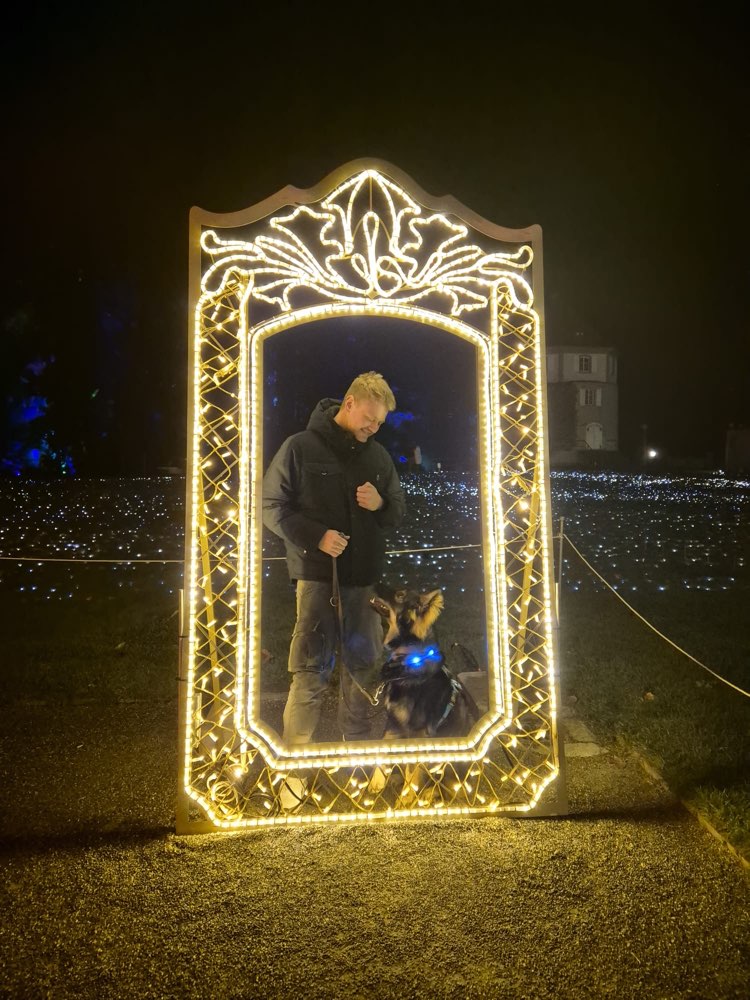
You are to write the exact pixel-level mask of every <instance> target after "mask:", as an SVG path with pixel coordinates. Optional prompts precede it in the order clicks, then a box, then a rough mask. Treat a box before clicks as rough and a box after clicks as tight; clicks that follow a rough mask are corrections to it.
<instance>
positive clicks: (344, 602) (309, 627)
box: [284, 580, 383, 746]
mask: <svg viewBox="0 0 750 1000" xmlns="http://www.w3.org/2000/svg"><path fill="white" fill-rule="evenodd" d="M373 594H374V589H373V588H372V587H341V606H342V609H343V614H344V635H343V643H342V659H343V664H339V674H340V679H339V703H338V723H339V727H340V729H341V734H342V735H343V737H344V739H346V740H365V739H369V738H370V726H371V719H372V716H373V713H374V711H375V710H374V709H373V707H372V705H371V704H370V702H369V701H368V700H367V699H366V697H365V696H364V695H363V694H362V693H361V692H360V691H358V690H357V688H356V687H355V685H354V684H353V682H352V678H351V674H353V675H354V676H355V678H356V679H357V682H358V683H359V684H361V685H362V687H363V688H365V689H367V690H368V691H371V690H372V688H373V687H374V686H375V682H376V680H377V677H378V668H379V666H380V663H381V660H382V657H383V627H382V625H381V619H380V615H378V613H377V612H376V611H374V610H373V608H372V607H371V606H370V603H369V602H370V598H371V597H372V596H373ZM337 622H338V617H337V612H336V609H335V608H334V607H333V606H332V605H331V584H330V583H319V582H317V581H314V580H298V581H297V621H296V624H295V626H294V633H293V635H292V642H291V646H290V648H289V672H290V673H291V675H292V683H291V687H290V689H289V696H288V698H287V702H286V706H285V708H284V742H285V743H286V744H287V745H288V746H300V745H301V744H304V743H310V742H312V740H313V737H314V735H315V730H316V728H317V725H318V721H319V719H320V709H321V705H322V703H323V696H324V694H325V690H326V688H327V686H328V682H329V681H330V679H331V674H332V673H333V668H334V665H335V659H336V643H337V627H338V624H337Z"/></svg>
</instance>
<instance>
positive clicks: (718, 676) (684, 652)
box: [563, 535, 750, 698]
mask: <svg viewBox="0 0 750 1000" xmlns="http://www.w3.org/2000/svg"><path fill="white" fill-rule="evenodd" d="M563 538H564V539H565V541H566V542H567V543H568V545H569V546H570V547H571V549H573V551H574V552H575V554H576V555H577V556H578V558H579V559H580V560H581V562H582V563H583V564H584V565H585V566H587V567H588V569H590V570H591V572H592V573H593V574H594V576H595V577H596V578H597V579H599V580H601V582H602V583H603V584H604V586H605V587H608V588H609V589H610V590H611V591H612V593H613V594H614V595H615V597H619V599H620V600H621V601H622V603H623V604H624V605H625V607H626V608H627V609H628V610H629V611H632V612H633V614H634V615H635V616H636V618H640V620H641V621H642V622H643V624H644V625H647V626H648V627H649V628H650V629H651V630H652V631H653V632H656V634H657V635H658V636H659V637H660V638H661V639H663V640H664V641H665V642H668V643H669V645H670V646H673V647H674V648H675V649H676V650H677V651H678V653H682V655H683V656H687V658H688V659H689V660H692V661H693V663H697V665H698V666H699V667H702V668H703V670H705V671H707V672H708V673H709V674H711V675H712V676H713V677H715V678H716V679H717V680H720V681H721V682H722V684H726V685H727V686H728V687H730V688H734V690H735V691H739V693H740V694H744V696H745V697H746V698H750V691H745V690H744V689H743V688H741V687H738V686H737V685H736V684H733V683H732V682H731V681H728V680H727V679H726V677H722V676H721V674H717V673H716V671H715V670H711V668H710V667H707V666H706V664H705V663H701V661H700V660H698V659H696V657H694V656H693V655H692V653H688V651H687V650H686V649H683V648H682V646H678V645H677V643H676V642H672V640H671V639H670V638H669V636H666V635H664V633H663V632H660V631H659V629H658V628H657V627H656V626H655V625H652V624H651V622H650V621H648V619H647V618H644V617H643V615H642V614H641V613H640V612H639V611H636V610H635V608H634V607H633V605H632V604H628V602H627V601H626V600H625V598H624V597H623V596H622V594H620V593H618V592H617V591H616V590H615V588H614V587H613V586H612V585H611V584H610V583H608V582H607V581H606V580H605V579H604V577H603V576H602V575H601V573H599V572H598V570H596V569H594V567H593V566H592V565H591V563H590V562H589V561H588V559H586V557H585V556H584V555H583V554H582V553H581V552H580V551H579V549H578V548H577V547H576V545H575V544H574V543H573V542H572V541H571V540H570V538H569V537H568V536H567V535H563Z"/></svg>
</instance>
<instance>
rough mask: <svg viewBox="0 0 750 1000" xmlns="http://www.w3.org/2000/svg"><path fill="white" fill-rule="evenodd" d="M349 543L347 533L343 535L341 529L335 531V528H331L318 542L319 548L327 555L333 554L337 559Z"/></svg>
mask: <svg viewBox="0 0 750 1000" xmlns="http://www.w3.org/2000/svg"><path fill="white" fill-rule="evenodd" d="M348 544H349V539H348V538H347V537H346V535H342V534H341V532H340V531H334V530H333V528H329V529H328V531H326V533H325V535H323V537H322V538H321V539H320V541H319V542H318V548H319V549H320V551H321V552H325V554H326V555H327V556H333V558H334V559H337V558H338V557H339V556H340V555H341V553H342V552H343V551H344V549H345V548H346V547H347V545H348Z"/></svg>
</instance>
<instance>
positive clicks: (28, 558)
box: [0, 534, 750, 698]
mask: <svg viewBox="0 0 750 1000" xmlns="http://www.w3.org/2000/svg"><path fill="white" fill-rule="evenodd" d="M559 537H560V536H559V535H553V536H552V540H553V541H554V540H555V539H559ZM562 537H563V539H564V541H566V542H567V543H568V545H569V546H570V547H571V548H572V549H573V551H574V552H575V554H576V555H577V556H578V558H579V559H580V560H581V562H582V563H583V564H584V565H585V566H586V567H587V568H588V569H589V570H590V571H591V572H592V573H593V574H594V576H595V577H596V578H597V579H598V580H600V581H601V582H602V583H603V584H604V586H605V587H607V588H608V589H609V590H611V591H612V593H613V594H614V595H615V597H617V598H619V600H621V601H622V603H623V604H624V605H625V607H626V608H627V609H628V610H629V611H631V612H632V613H633V614H634V615H635V616H636V618H639V619H640V620H641V621H642V622H643V624H644V625H646V626H647V627H648V628H650V629H651V630H652V632H655V633H656V634H657V635H658V636H659V638H661V639H663V640H664V641H665V642H667V643H669V645H670V646H672V647H674V649H676V650H677V651H678V652H679V653H682V655H683V656H686V657H687V658H688V659H689V660H692V662H693V663H695V664H697V665H698V666H699V667H701V669H703V670H705V671H706V672H707V673H709V674H711V676H712V677H715V678H716V679H717V680H719V681H721V682H722V684H726V685H727V686H728V687H730V688H733V689H734V690H735V691H738V692H739V693H740V694H742V695H744V696H745V697H746V698H750V692H749V691H745V690H744V689H743V688H741V687H738V686H737V685H736V684H733V683H732V682H731V681H729V680H727V679H726V677H722V676H721V674H717V673H716V671H715V670H711V668H710V667H707V666H706V664H705V663H701V661H700V660H699V659H697V658H696V657H695V656H693V655H692V653H688V651H687V650H686V649H683V648H682V647H681V646H678V645H677V643H676V642H673V641H672V640H671V639H670V638H669V636H666V635H664V633H663V632H660V631H659V629H658V628H656V626H655V625H652V624H651V622H650V621H648V619H647V618H644V617H643V615H642V614H641V613H640V612H639V611H636V609H635V608H634V607H633V606H632V604H629V603H628V602H627V601H626V600H625V598H624V597H623V596H622V594H620V593H619V592H618V591H617V590H615V588H614V587H613V586H612V585H611V584H610V583H609V582H608V581H607V580H605V579H604V577H603V576H602V575H601V573H599V572H598V570H596V569H595V568H594V567H593V566H592V565H591V563H590V562H589V561H588V559H586V557H585V556H584V555H583V553H582V552H581V551H580V550H579V549H578V548H577V546H576V545H575V543H574V542H573V541H571V539H570V537H569V536H568V535H566V534H563V536H562ZM478 548H481V542H475V543H472V544H469V545H440V546H434V547H432V546H428V547H425V548H419V549H389V550H388V551H387V552H386V555H388V556H397V555H399V556H400V555H413V554H415V553H418V552H453V551H456V550H462V549H478ZM285 559H286V557H285V556H267V557H266V558H264V560H263V562H283V561H284V560H285ZM0 560H3V561H5V562H35V563H49V562H61V563H109V564H120V565H128V564H130V563H141V564H143V563H146V564H155V563H156V564H159V565H165V564H168V563H176V564H178V565H182V563H183V562H184V560H182V559H80V558H79V559H65V558H60V557H52V556H47V557H44V556H43V557H35V556H2V555H0Z"/></svg>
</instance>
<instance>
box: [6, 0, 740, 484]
mask: <svg viewBox="0 0 750 1000" xmlns="http://www.w3.org/2000/svg"><path fill="white" fill-rule="evenodd" d="M621 9H622V10H623V11H627V13H626V14H625V13H624V14H623V15H622V17H621V18H618V19H615V20H608V21H606V22H605V21H604V20H591V19H590V18H586V17H585V16H584V15H579V14H576V13H575V12H574V9H573V8H572V7H571V8H568V7H565V8H563V10H564V13H565V15H566V16H565V17H564V19H563V15H562V14H559V15H556V17H558V18H559V20H549V19H547V20H544V22H543V23H539V19H540V8H539V7H538V6H531V7H529V6H528V5H524V6H523V8H522V10H521V13H519V14H517V15H513V14H511V13H509V12H508V10H507V9H506V7H505V6H504V5H503V6H502V7H501V6H499V5H497V4H491V5H490V4H488V5H482V4H464V5H457V6H453V7H448V6H446V7H440V8H439V9H438V8H433V12H432V13H431V14H429V13H426V12H427V11H428V10H429V8H428V5H425V4H401V5H399V6H398V7H396V6H394V7H393V8H392V10H391V9H390V8H388V7H387V6H370V5H368V6H363V7H362V13H361V14H356V13H355V12H356V11H357V10H358V5H353V4H348V5H342V6H341V7H338V6H337V5H335V4H326V5H322V6H318V5H310V4H301V3H300V4H296V3H295V4H290V3H284V2H277V3H275V4H273V5H268V6H266V7H265V8H264V9H263V10H259V9H257V6H256V5H255V4H245V5H243V4H236V5H232V6H226V7H223V6H222V5H221V4H211V5H202V6H201V7H196V8H195V13H194V14H190V13H186V8H185V6H184V5H183V6H182V8H181V13H180V14H179V15H176V19H175V18H174V17H173V16H172V15H170V14H169V13H168V12H167V9H166V8H165V6H164V5H160V4H154V5H150V6H148V7H147V8H146V9H145V10H144V11H140V10H135V8H134V7H126V6H118V5H102V8H100V9H97V8H93V7H92V8H91V9H86V8H84V7H81V6H78V7H76V6H75V5H70V6H63V5H61V6H60V8H58V9H57V10H55V11H48V10H46V9H44V8H42V7H40V6H39V5H34V4H30V5H27V6H26V7H25V8H24V10H23V11H20V10H19V11H17V12H16V13H15V15H14V19H13V21H12V22H9V23H7V24H6V25H5V31H4V34H3V37H2V42H1V43H0V44H2V48H3V52H2V60H0V62H1V63H2V72H3V74H4V76H5V79H4V81H3V95H4V101H5V108H4V111H3V124H4V131H5V133H6V139H7V142H6V144H5V149H6V152H5V154H4V157H3V168H4V173H5V177H4V183H3V187H4V190H5V192H6V194H7V196H8V197H7V205H6V208H5V216H4V222H5V240H4V241H3V269H2V283H1V285H0V288H1V290H2V299H1V300H0V310H1V313H0V316H1V317H2V323H3V329H2V337H3V343H4V350H3V357H4V359H5V364H4V365H3V371H2V385H1V387H2V391H3V393H4V394H5V395H6V396H7V395H8V393H12V392H17V391H18V384H17V383H18V378H17V376H18V372H19V371H21V370H22V369H24V366H25V365H27V364H29V363H36V364H37V375H36V376H35V377H36V378H37V380H38V388H39V391H40V392H43V393H44V394H45V395H46V396H47V397H48V400H49V410H48V413H47V418H46V419H48V421H49V423H50V426H51V427H53V428H54V431H55V435H56V439H57V441H58V443H59V444H60V445H61V446H65V445H69V446H70V447H71V448H72V450H73V453H74V454H75V455H76V464H77V468H78V470H79V471H81V472H85V473H89V472H90V473H100V472H101V473H113V472H114V473H120V472H122V473H140V472H152V471H154V470H155V469H156V468H157V467H159V466H163V465H168V464H182V463H183V461H184V459H183V455H184V450H185V430H184V427H185V423H186V416H185V414H186V403H185V396H186V374H185V373H186V365H187V360H186V359H187V252H188V246H187V224H188V212H189V209H190V207H191V205H200V206H201V207H203V208H206V209H209V210H212V211H218V212H224V211H233V210H237V209H241V208H244V207H246V206H248V205H250V204H253V203H255V202H257V201H259V200H260V199H262V198H264V197H267V196H268V195H270V194H272V193H274V192H275V191H277V190H278V189H280V188H282V187H284V186H285V185H286V184H290V183H291V184H294V185H296V186H298V187H309V186H312V185H313V184H315V183H317V182H318V181H319V180H320V179H321V178H322V177H323V176H325V175H326V174H327V173H328V172H330V171H331V170H333V169H334V168H336V167H337V166H339V165H340V164H341V163H344V162H346V161H349V160H352V159H356V158H358V157H362V156H374V157H378V158H381V159H384V160H387V161H389V162H391V163H393V164H395V165H396V166H398V167H400V168H401V169H402V170H404V171H405V172H406V173H407V174H408V175H410V176H411V177H412V178H413V179H414V180H415V181H416V183H417V184H419V185H420V186H421V187H423V188H424V189H425V190H426V191H428V192H429V193H431V194H433V195H436V196H439V195H443V194H452V195H453V196H454V197H456V198H457V199H458V200H459V201H461V202H463V203H464V204H465V205H467V206H469V207H471V208H472V209H474V210H475V211H477V212H478V213H480V214H481V215H483V216H485V217H486V218H487V219H489V220H491V221H493V222H496V223H499V224H501V225H505V226H509V227H521V226H526V225H530V224H532V223H539V224H540V225H541V226H542V228H543V231H544V242H545V257H544V271H545V308H546V321H547V339H548V342H549V343H550V344H567V343H580V344H582V345H585V344H588V345H604V346H613V347H615V348H616V349H617V350H618V352H619V355H620V394H621V406H620V442H621V448H622V450H623V451H624V452H625V453H635V450H636V449H637V447H638V445H639V443H640V441H641V437H642V431H641V425H642V424H647V425H648V437H649V440H650V441H651V442H652V443H653V444H655V445H657V446H659V447H662V448H664V449H666V450H667V452H668V453H669V454H671V455H673V456H688V455H690V456H692V455H697V456H704V455H711V456H712V460H713V461H715V462H720V461H721V457H722V454H723V442H724V434H725V430H726V428H727V427H728V426H729V424H730V423H735V424H748V423H750V401H749V400H750V393H749V392H748V371H750V348H749V347H748V343H749V338H748V333H749V332H750V330H749V325H750V324H749V321H748V295H749V293H750V281H749V279H750V263H749V257H750V250H749V249H748V248H749V246H750V235H749V226H748V223H750V211H749V209H748V195H747V183H748V180H747V179H748V176H750V170H749V169H748V168H749V167H750V163H749V162H748V161H749V159H750V158H749V157H748V149H749V148H750V141H749V136H748V131H749V128H750V126H749V125H748V122H749V121H750V115H749V114H748V108H749V107H750V102H749V101H748V97H749V96H750V93H749V92H750V87H749V86H748V70H747V65H748V59H747V51H746V38H747V36H746V35H745V34H744V33H743V31H742V30H741V28H740V25H739V22H733V21H732V20H731V19H727V18H726V17H724V16H723V15H721V13H720V7H718V6H716V5H714V6H711V7H708V6H706V7H705V8H704V9H705V11H706V12H707V13H706V14H705V15H704V16H698V15H693V14H692V13H690V12H689V11H685V10H682V11H681V12H680V17H679V20H676V21H675V20H672V21H667V20H664V21H661V20H659V16H658V15H657V14H655V13H653V12H651V13H648V15H643V14H636V12H635V8H633V7H630V6H629V7H627V8H624V7H623V8H621ZM243 11H244V12H246V13H242V12H243ZM338 11H340V12H341V19H340V20H339V15H338V13H337V12H338ZM500 11H502V13H500ZM397 15H398V16H397ZM608 16H609V17H610V18H612V17H614V15H608ZM52 358H54V361H52V360H50V359H52ZM40 362H43V363H44V367H43V368H39V363H40ZM365 367H370V366H365ZM334 368H335V366H334ZM39 372H41V374H39ZM356 373H357V371H356V370H355V371H350V370H348V368H346V366H342V370H341V371H336V370H332V371H331V378H330V387H329V389H328V390H327V391H326V392H324V393H323V394H324V395H336V394H337V393H340V392H341V391H342V389H343V388H345V386H344V385H342V382H345V383H348V380H349V378H350V377H351V376H352V375H353V374H356ZM388 374H389V375H391V373H390V372H389V373H388ZM27 375H28V373H27ZM391 377H392V378H393V375H391ZM394 380H395V381H398V375H396V378H395V379H394ZM32 382H33V379H31V376H28V377H27V382H26V384H27V385H30V384H32ZM428 386H429V381H428V380H426V382H425V393H426V394H428V393H429V388H428ZM32 387H33V386H32ZM432 405H433V401H431V400H428V399H427V396H426V402H425V413H427V412H428V411H429V410H430V406H432Z"/></svg>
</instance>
